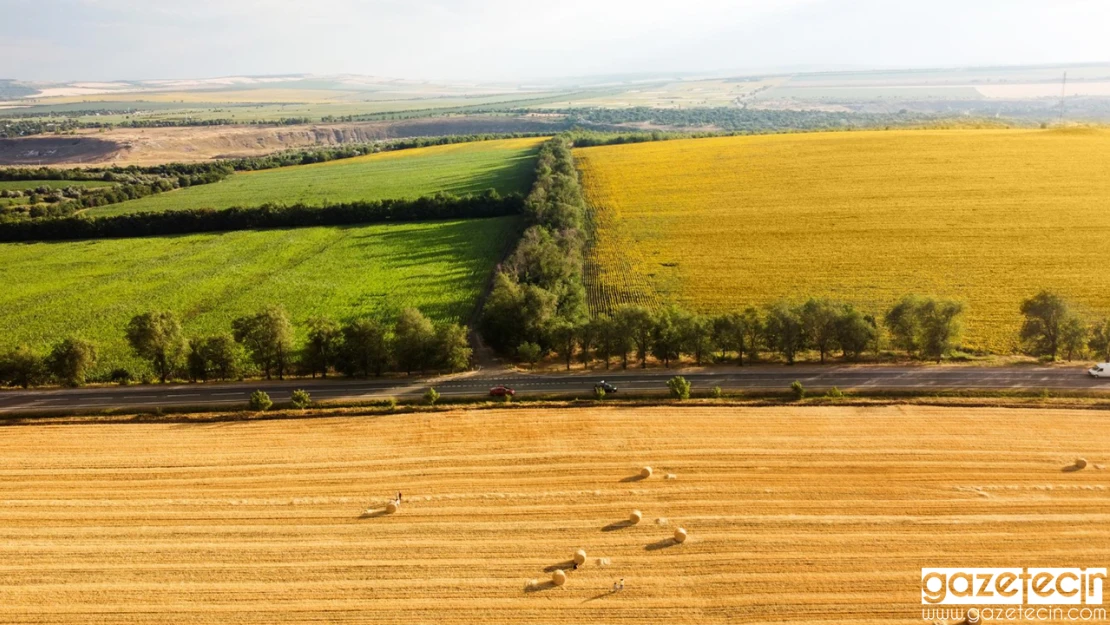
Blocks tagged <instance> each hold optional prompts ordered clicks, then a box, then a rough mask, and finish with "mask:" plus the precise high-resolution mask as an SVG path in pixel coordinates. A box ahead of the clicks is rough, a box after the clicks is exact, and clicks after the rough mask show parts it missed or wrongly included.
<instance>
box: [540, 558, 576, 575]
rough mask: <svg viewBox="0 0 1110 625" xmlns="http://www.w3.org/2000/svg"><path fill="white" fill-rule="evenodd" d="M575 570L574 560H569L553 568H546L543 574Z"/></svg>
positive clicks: (553, 565)
mask: <svg viewBox="0 0 1110 625" xmlns="http://www.w3.org/2000/svg"><path fill="white" fill-rule="evenodd" d="M573 569H574V560H567V561H566V562H560V563H558V564H552V565H551V566H547V567H544V569H543V572H544V573H554V572H555V571H558V570H563V571H570V570H573Z"/></svg>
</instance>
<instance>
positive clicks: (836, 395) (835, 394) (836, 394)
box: [825, 386, 844, 399]
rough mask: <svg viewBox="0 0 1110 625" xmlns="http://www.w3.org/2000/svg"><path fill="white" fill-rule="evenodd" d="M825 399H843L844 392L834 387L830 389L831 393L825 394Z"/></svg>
mask: <svg viewBox="0 0 1110 625" xmlns="http://www.w3.org/2000/svg"><path fill="white" fill-rule="evenodd" d="M825 397H828V398H829V399H843V398H844V392H843V391H841V390H840V389H838V388H836V387H835V386H834V387H832V388H830V389H829V392H827V393H825Z"/></svg>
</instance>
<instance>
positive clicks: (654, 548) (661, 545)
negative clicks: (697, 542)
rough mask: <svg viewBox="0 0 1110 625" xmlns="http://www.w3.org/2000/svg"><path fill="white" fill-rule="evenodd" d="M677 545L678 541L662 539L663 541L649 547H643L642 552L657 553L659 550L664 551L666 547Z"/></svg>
mask: <svg viewBox="0 0 1110 625" xmlns="http://www.w3.org/2000/svg"><path fill="white" fill-rule="evenodd" d="M677 544H678V541H676V540H675V539H673V538H664V539H663V540H660V541H656V542H653V543H651V544H650V545H645V546H644V551H659V550H660V549H666V548H667V547H674V546H675V545H677Z"/></svg>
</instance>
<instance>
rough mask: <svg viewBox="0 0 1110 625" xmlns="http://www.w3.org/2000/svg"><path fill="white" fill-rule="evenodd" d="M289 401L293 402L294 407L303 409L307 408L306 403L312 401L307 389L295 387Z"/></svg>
mask: <svg viewBox="0 0 1110 625" xmlns="http://www.w3.org/2000/svg"><path fill="white" fill-rule="evenodd" d="M289 403H291V404H293V407H294V408H301V409H304V408H308V405H309V404H311V403H312V398H311V397H310V396H309V395H308V391H306V390H302V389H297V390H295V391H293V396H292V397H290V399H289Z"/></svg>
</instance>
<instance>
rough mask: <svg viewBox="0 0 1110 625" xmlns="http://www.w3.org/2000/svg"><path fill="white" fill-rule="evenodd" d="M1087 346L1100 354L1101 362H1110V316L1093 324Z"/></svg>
mask: <svg viewBox="0 0 1110 625" xmlns="http://www.w3.org/2000/svg"><path fill="white" fill-rule="evenodd" d="M1087 346H1088V347H1090V348H1091V349H1092V350H1093V351H1094V352H1095V354H1097V355H1098V358H1099V360H1100V362H1110V318H1108V319H1103V320H1102V321H1100V322H1098V323H1096V324H1095V325H1094V326H1092V328H1091V340H1090V341H1089V342H1088V343H1087Z"/></svg>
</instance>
